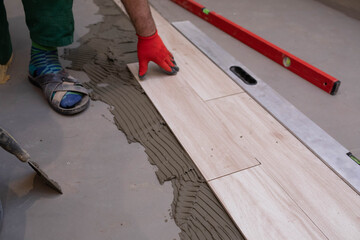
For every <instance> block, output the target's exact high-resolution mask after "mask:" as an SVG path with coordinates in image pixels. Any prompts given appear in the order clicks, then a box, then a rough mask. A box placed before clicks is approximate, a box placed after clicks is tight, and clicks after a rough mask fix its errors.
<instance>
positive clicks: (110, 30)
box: [63, 0, 244, 240]
mask: <svg viewBox="0 0 360 240" xmlns="http://www.w3.org/2000/svg"><path fill="white" fill-rule="evenodd" d="M94 2H95V4H97V5H98V6H99V8H100V10H99V14H101V15H103V21H102V22H100V23H97V24H94V25H91V26H89V29H90V31H89V33H88V34H87V35H85V36H84V37H82V38H81V39H80V43H81V45H80V46H79V47H78V48H76V49H65V50H64V56H63V57H64V58H65V59H67V60H70V61H72V64H71V66H70V69H73V70H78V71H84V72H85V73H86V74H87V75H88V76H89V78H90V82H87V83H85V86H86V87H87V88H88V89H91V90H90V91H91V98H92V99H93V100H100V101H103V102H105V103H107V104H109V105H110V106H112V109H111V110H110V111H111V113H112V114H113V115H114V120H115V123H116V125H117V127H118V129H119V130H121V131H123V132H124V133H125V134H126V136H127V139H128V141H129V143H131V142H139V143H141V144H142V145H143V146H144V147H145V151H146V153H147V155H148V159H149V162H150V163H151V164H153V165H156V166H157V168H158V170H157V171H156V176H157V178H158V180H159V182H160V183H161V184H162V183H164V182H165V181H171V183H172V186H173V189H174V200H173V203H172V206H171V208H172V216H173V218H174V220H175V222H176V224H177V225H178V226H179V228H180V229H181V233H180V237H181V239H191V240H196V239H207V240H208V239H232V240H234V239H244V238H243V236H242V234H241V233H240V231H239V229H238V228H237V227H236V225H235V224H234V223H233V221H232V220H231V218H230V217H229V216H228V214H227V213H226V211H225V209H224V208H223V207H222V206H221V204H220V202H219V201H218V200H217V198H216V197H215V195H214V193H213V192H212V191H211V189H210V188H209V186H208V185H207V183H206V182H205V179H204V177H203V176H202V175H201V174H200V172H199V171H198V169H197V168H196V166H195V165H194V163H193V162H192V160H191V159H190V157H189V156H188V154H187V153H186V152H185V151H184V149H183V148H182V146H181V145H180V143H179V142H178V141H177V139H176V138H175V136H174V135H173V134H172V132H171V130H170V129H169V128H168V126H167V125H166V123H165V121H164V120H163V119H162V117H161V115H160V114H159V113H158V112H157V110H156V108H155V107H154V106H153V105H152V103H151V101H150V99H149V98H148V97H147V96H146V94H145V93H144V90H143V89H142V88H141V86H140V85H139V84H138V83H137V81H136V80H135V79H134V78H133V76H132V75H131V73H130V72H129V70H128V69H127V67H126V64H127V63H131V62H136V61H137V56H136V43H137V39H136V35H135V31H134V29H133V27H132V25H131V23H130V21H129V20H128V18H127V16H126V15H125V14H124V13H123V12H122V11H121V10H120V9H119V8H118V6H117V5H115V4H114V2H113V1H112V0H94ZM175 58H176V56H175ZM180 68H181V66H180ZM98 127H99V126H98Z"/></svg>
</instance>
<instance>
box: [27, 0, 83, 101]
mask: <svg viewBox="0 0 360 240" xmlns="http://www.w3.org/2000/svg"><path fill="white" fill-rule="evenodd" d="M22 1H23V5H24V9H25V15H26V24H27V26H28V28H29V31H30V37H31V40H32V48H31V59H30V64H29V73H30V75H31V76H32V77H34V78H35V77H39V76H43V75H46V74H57V73H59V72H60V71H61V70H62V67H61V65H60V62H59V59H58V52H57V47H60V46H65V45H68V44H71V43H72V41H73V32H74V18H73V13H72V5H73V0H61V1H59V0H22ZM55 94H56V93H55V92H54V93H53V96H52V97H54V96H55ZM82 96H83V94H81V93H77V92H72V91H68V92H67V93H66V94H65V96H64V97H62V98H61V104H60V105H61V107H63V108H72V107H74V106H75V105H76V104H77V103H79V102H80V101H81V99H82Z"/></svg>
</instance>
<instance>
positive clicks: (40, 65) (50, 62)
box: [29, 42, 83, 108]
mask: <svg viewBox="0 0 360 240" xmlns="http://www.w3.org/2000/svg"><path fill="white" fill-rule="evenodd" d="M61 70H62V67H61V64H60V62H59V57H58V52H57V49H56V47H44V46H41V45H39V44H37V43H35V42H32V46H31V59H30V64H29V73H30V75H31V76H33V77H36V76H41V75H44V74H49V73H57V72H59V71H61ZM54 94H55V93H54ZM82 96H83V94H81V93H77V92H70V91H69V92H67V93H66V94H65V95H64V97H63V98H62V100H61V102H60V106H61V107H63V108H72V107H74V106H75V105H76V104H77V103H78V102H80V101H81V99H82Z"/></svg>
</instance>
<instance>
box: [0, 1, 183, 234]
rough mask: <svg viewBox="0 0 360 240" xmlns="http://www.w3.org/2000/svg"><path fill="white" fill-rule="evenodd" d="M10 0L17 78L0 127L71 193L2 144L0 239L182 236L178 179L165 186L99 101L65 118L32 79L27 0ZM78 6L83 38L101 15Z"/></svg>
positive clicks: (2, 96)
mask: <svg viewBox="0 0 360 240" xmlns="http://www.w3.org/2000/svg"><path fill="white" fill-rule="evenodd" d="M5 4H6V7H7V13H8V20H9V23H10V28H11V34H12V42H13V46H14V49H15V52H14V54H15V58H14V62H13V64H12V65H11V68H10V69H9V73H10V75H11V80H10V81H9V82H8V83H7V84H5V85H1V86H0V109H1V116H0V125H1V126H2V127H3V128H4V129H7V130H8V131H9V132H10V133H11V134H12V135H13V136H14V137H15V138H16V139H17V140H18V142H20V143H21V144H22V146H23V147H24V148H25V149H27V150H28V152H29V153H30V155H31V156H32V159H33V160H34V161H36V162H38V163H39V165H40V166H41V167H42V168H43V170H45V171H46V173H47V174H48V175H49V176H50V177H51V178H53V179H55V180H56V181H58V182H59V184H60V185H61V186H62V188H63V191H64V194H63V195H57V194H56V193H55V192H54V191H52V190H51V189H49V188H48V187H47V186H46V185H44V184H43V183H42V182H41V181H40V180H39V179H38V177H35V178H34V175H35V174H34V172H33V171H32V169H31V168H30V167H29V166H28V165H27V164H23V163H21V162H19V161H18V160H17V159H15V158H14V157H13V156H11V155H10V154H8V153H7V152H5V151H2V150H0V159H1V161H0V198H1V201H2V203H3V207H4V211H5V216H4V217H5V219H4V223H3V227H2V231H1V232H0V239H1V240H9V239H11V240H20V239H27V240H32V239H33V240H38V239H53V240H56V239H59V240H63V239H78V240H81V239H84V240H85V239H86V240H92V239H109V240H110V239H179V236H178V233H179V232H180V229H179V228H178V227H177V226H176V225H175V223H174V220H173V219H171V217H170V208H171V207H170V205H171V202H172V199H173V190H172V187H171V184H170V183H165V184H164V185H160V184H159V182H158V180H157V178H156V176H155V169H154V167H153V166H151V165H150V163H149V162H148V160H147V156H146V154H145V153H144V148H143V147H142V146H141V145H140V144H128V142H127V140H126V137H125V135H124V134H123V133H122V132H120V131H119V130H118V129H117V128H116V126H115V125H114V123H113V116H112V115H111V114H110V112H109V110H108V108H109V106H107V105H106V104H104V103H102V102H92V103H91V106H90V108H89V109H88V110H87V111H86V112H84V113H83V114H80V115H78V116H75V117H65V116H61V115H59V114H57V113H56V112H54V111H53V110H52V109H51V108H49V106H48V104H47V102H46V101H45V99H44V97H43V96H42V94H41V93H40V90H39V89H37V88H36V87H34V86H32V85H31V84H30V83H29V82H28V80H27V65H28V62H29V52H30V44H31V42H30V40H29V34H28V31H27V28H26V25H25V19H24V13H23V11H22V5H21V1H10V0H6V1H5ZM74 4H75V6H74V12H75V18H76V19H75V20H76V34H75V37H76V39H78V38H79V37H81V36H82V35H84V34H85V33H86V32H87V28H86V26H87V25H89V24H91V23H95V22H98V21H100V20H101V16H98V15H95V13H96V12H97V6H96V5H94V4H93V3H92V1H89V0H79V1H75V3H74ZM76 45H77V43H75V44H74V45H73V46H76ZM64 64H66V63H64ZM74 75H78V76H79V78H80V80H82V81H84V80H86V76H84V75H81V74H80V75H79V73H77V72H74ZM96 126H100V127H96Z"/></svg>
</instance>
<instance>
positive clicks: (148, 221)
mask: <svg viewBox="0 0 360 240" xmlns="http://www.w3.org/2000/svg"><path fill="white" fill-rule="evenodd" d="M150 2H151V3H152V4H153V6H154V7H155V8H156V9H158V10H159V12H160V13H161V14H162V15H163V16H164V17H165V18H167V19H168V20H169V21H181V20H190V21H192V22H193V23H194V24H195V25H196V26H197V27H199V28H200V29H202V30H203V31H204V32H205V33H206V34H208V35H209V36H210V37H211V38H212V39H214V40H215V41H216V42H217V43H218V44H220V45H221V46H222V47H223V48H224V49H225V50H226V51H228V52H231V53H232V55H233V56H234V57H236V58H237V59H238V60H239V61H240V62H242V63H243V64H244V65H246V66H247V67H248V68H249V69H251V70H252V71H253V72H255V73H256V74H257V75H258V76H259V77H260V78H262V79H263V80H264V81H265V82H267V83H268V84H269V85H270V86H271V87H273V88H274V89H275V90H276V91H278V92H279V93H280V94H281V95H283V96H284V97H285V98H286V99H288V100H289V101H290V102H291V103H292V104H294V105H295V106H296V107H297V108H298V109H299V110H300V111H302V112H304V113H305V114H306V115H307V116H308V117H310V118H311V119H312V120H313V121H314V122H316V123H317V124H318V125H319V126H320V127H322V128H323V129H325V130H326V131H327V132H328V133H329V134H330V135H331V136H333V137H334V138H335V139H337V140H338V141H339V142H340V143H341V144H343V145H344V146H345V147H346V148H348V149H349V150H350V151H352V152H353V153H354V154H355V155H357V156H360V127H359V126H360V108H359V104H360V95H359V94H358V91H359V90H360V82H359V81H358V78H359V77H358V76H360V68H359V66H360V44H359V42H360V41H359V40H360V28H359V24H360V22H359V20H356V19H354V18H351V17H349V16H347V15H345V14H343V13H341V12H339V11H337V10H334V9H332V8H330V7H327V6H325V5H323V4H321V3H319V2H317V1H315V0H273V1H264V0H242V1H235V0H223V1H221V2H220V1H215V0H208V1H206V0H198V2H200V3H202V4H203V5H205V6H206V7H207V8H209V9H210V10H214V11H216V12H217V13H219V14H222V15H223V16H225V17H226V18H229V19H231V20H232V21H234V22H236V23H238V24H240V25H242V26H243V27H245V28H247V29H248V30H250V31H253V32H254V33H256V34H258V35H260V36H261V37H263V38H265V39H267V40H269V41H270V42H272V43H274V44H276V45H278V46H280V47H281V48H283V49H285V50H287V51H289V52H291V53H293V54H294V55H296V56H298V57H300V58H302V59H304V60H305V61H307V62H309V63H311V64H313V65H314V66H316V67H318V68H320V69H322V70H323V71H325V72H327V73H329V74H331V75H333V76H335V77H337V78H339V79H340V80H341V81H342V85H341V87H340V90H339V92H338V94H337V95H336V96H330V95H328V94H327V93H325V92H323V91H322V90H320V89H318V88H316V87H315V86H313V85H312V84H310V83H308V82H306V81H305V80H303V79H301V78H299V77H298V76H296V75H294V74H292V73H291V72H288V71H287V70H285V69H283V68H281V67H279V66H278V65H277V64H275V63H273V62H272V61H271V60H268V59H267V58H265V57H264V56H262V55H261V54H259V53H257V52H255V51H254V50H252V49H250V48H248V47H247V46H245V45H243V44H242V43H240V42H238V41H237V40H235V39H233V38H231V37H229V36H228V35H226V34H224V33H223V32H221V31H219V30H217V29H216V28H214V27H213V26H211V25H209V24H208V23H206V22H204V21H203V20H201V19H199V18H197V17H196V16H194V15H192V14H190V13H188V12H187V11H185V10H184V9H182V8H181V7H179V6H178V5H176V4H174V3H173V2H171V1H169V0H150ZM5 4H6V6H7V12H8V19H9V22H10V28H11V32H12V42H13V45H14V49H15V60H14V63H13V65H12V66H11V68H10V74H11V75H12V79H11V81H10V82H8V83H7V84H5V85H2V86H0V109H1V116H0V124H1V126H2V127H4V128H5V129H7V130H8V131H9V132H11V133H12V134H13V135H14V137H16V138H17V140H18V141H19V142H20V143H21V144H22V145H23V147H24V148H26V149H27V150H28V151H29V153H30V154H31V155H32V157H33V160H35V161H37V162H38V163H39V164H40V166H42V167H43V169H44V170H45V171H46V172H47V173H48V175H49V176H51V177H52V178H54V179H55V180H57V181H58V182H59V183H60V184H61V185H62V187H63V190H64V192H65V194H64V195H61V196H59V195H56V194H54V192H52V191H51V190H49V189H48V188H47V187H46V186H44V185H43V184H42V183H41V182H40V181H39V179H38V178H34V174H33V172H32V170H31V169H30V168H29V167H27V165H25V164H21V163H20V162H18V161H17V160H15V158H14V157H12V156H11V155H9V154H7V153H6V152H4V151H0V159H1V162H0V193H1V195H0V198H1V200H2V202H3V205H4V210H5V221H4V224H3V228H2V231H1V233H0V239H1V240H2V239H4V240H5V239H6V240H7V239H12V240H17V239H30V240H31V239H34V240H35V239H54V240H56V239H79V240H80V239H87V240H89V239H160V240H161V239H178V235H177V234H178V232H179V229H178V228H177V226H176V225H175V224H174V222H173V220H172V219H171V218H170V216H169V209H170V203H171V201H172V198H173V194H172V189H171V186H170V185H169V184H164V185H163V186H161V185H159V184H158V181H157V179H156V177H155V174H154V171H155V170H154V169H153V167H152V166H151V165H150V164H149V163H148V161H147V158H146V156H145V153H144V151H143V148H142V147H141V146H140V145H139V144H130V145H129V144H128V143H127V141H126V138H125V136H124V135H123V134H122V133H121V132H119V131H118V130H117V128H116V127H115V125H114V124H113V123H112V116H111V114H110V113H109V111H108V107H109V106H107V105H105V104H103V103H101V102H92V104H91V107H90V108H89V110H88V111H86V112H85V113H83V114H81V115H79V116H75V117H64V116H61V115H59V114H57V113H55V112H54V111H53V110H51V109H50V108H49V107H48V104H47V103H46V101H45V100H44V98H43V96H42V95H41V94H40V91H39V90H38V89H37V88H35V87H33V86H32V85H31V84H30V83H28V81H27V80H26V69H27V64H28V61H29V51H30V50H29V46H30V40H29V34H28V31H27V28H26V26H25V20H24V14H23V11H22V6H21V2H20V1H19V0H17V1H13V0H12V1H11V0H5ZM96 11H97V8H96V6H95V5H94V4H93V3H92V1H91V0H78V1H75V6H74V12H75V17H76V34H75V36H76V38H77V39H78V38H79V37H80V36H82V35H83V34H84V33H86V31H87V29H86V26H87V25H89V24H91V23H95V22H98V21H100V20H101V17H100V16H97V15H95V13H96ZM75 45H77V44H76V43H75V44H74V46H75ZM175 58H176V56H175ZM180 67H181V66H180ZM80 79H81V80H86V77H85V76H80ZM94 126H101V127H98V128H94Z"/></svg>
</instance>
